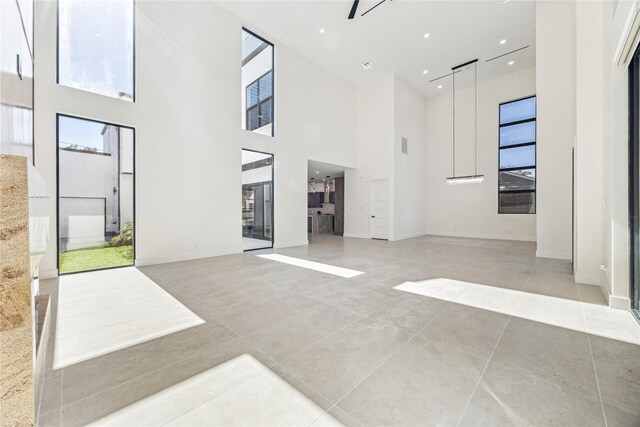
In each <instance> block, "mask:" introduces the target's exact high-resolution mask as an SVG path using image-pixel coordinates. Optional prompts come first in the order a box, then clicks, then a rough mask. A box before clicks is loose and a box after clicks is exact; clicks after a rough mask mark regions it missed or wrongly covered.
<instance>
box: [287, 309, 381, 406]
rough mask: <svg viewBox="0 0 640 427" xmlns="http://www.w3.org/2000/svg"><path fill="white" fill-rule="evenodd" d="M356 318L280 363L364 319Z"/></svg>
mask: <svg viewBox="0 0 640 427" xmlns="http://www.w3.org/2000/svg"><path fill="white" fill-rule="evenodd" d="M356 316H357V317H356V318H355V319H353V320H351V321H350V322H348V323H347V324H345V325H344V326H342V327H341V328H339V329H336V330H335V331H333V332H331V333H330V334H329V335H326V336H324V337H322V338H320V339H318V340H316V341H314V342H313V343H311V344H309V345H307V346H305V347H304V348H302V349H300V350H298V351H296V352H295V353H293V354H290V355H289V356H287V357H285V358H284V359H282V362H285V361H287V360H289V359H291V358H292V357H294V356H297V355H298V354H299V353H302V352H303V351H305V350H308V349H309V348H310V347H312V346H314V345H315V344H317V343H319V342H321V341H324V340H325V339H327V338H329V337H330V336H332V335H334V334H337V333H338V332H340V331H341V330H343V329H345V328H346V327H348V326H350V325H352V324H354V323H356V322H359V321H361V320H363V319H366V317H361V316H358V315H356ZM367 320H369V319H367ZM278 364H279V365H280V364H281V363H278ZM330 401H331V400H330Z"/></svg>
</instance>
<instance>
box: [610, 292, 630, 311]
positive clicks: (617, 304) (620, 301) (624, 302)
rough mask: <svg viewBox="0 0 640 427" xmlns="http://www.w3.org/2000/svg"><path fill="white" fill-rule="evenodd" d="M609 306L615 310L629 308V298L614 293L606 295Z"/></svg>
mask: <svg viewBox="0 0 640 427" xmlns="http://www.w3.org/2000/svg"><path fill="white" fill-rule="evenodd" d="M608 300H609V307H611V308H615V309H616V310H629V309H630V308H631V300H630V299H629V298H625V297H617V296H614V295H609V296H608Z"/></svg>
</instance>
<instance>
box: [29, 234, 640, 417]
mask: <svg viewBox="0 0 640 427" xmlns="http://www.w3.org/2000/svg"><path fill="white" fill-rule="evenodd" d="M259 253H278V254H282V255H286V256H290V257H297V258H301V259H305V260H309V261H315V262H319V263H325V264H329V265H333V266H337V267H343V268H347V269H353V270H357V271H362V272H364V274H362V275H359V276H356V277H353V278H341V277H338V276H335V275H332V274H326V273H322V272H318V271H313V270H309V269H306V268H302V267H298V266H294V265H287V264H283V263H279V262H274V261H272V260H268V259H263V258H260V257H257V256H255V255H256V254H259ZM140 271H142V272H143V273H144V274H145V275H147V276H148V277H149V278H150V279H151V280H153V281H154V282H155V283H156V284H158V285H159V286H160V287H162V288H163V289H164V290H165V291H167V292H168V293H169V294H170V295H172V296H173V297H174V298H175V299H176V300H177V301H179V302H181V303H182V304H184V305H185V306H186V307H187V308H188V309H189V310H190V311H192V312H193V313H195V314H196V315H197V316H198V317H200V318H202V319H203V320H204V321H205V323H203V324H200V325H197V326H194V327H190V328H188V329H184V330H181V331H178V332H174V333H171V334H168V335H164V336H161V337H158V338H156V339H153V340H150V341H147V342H144V343H139V344H136V345H132V346H129V347H127V348H122V349H119V350H116V351H113V352H110V353H107V354H103V355H101V356H97V357H94V358H91V359H89V360H85V361H82V362H79V363H75V364H71V365H69V366H65V367H63V368H62V369H50V370H49V371H48V372H47V380H46V384H45V393H44V399H43V401H42V404H43V409H42V411H41V414H42V415H41V417H40V424H41V425H64V426H75V425H85V424H89V423H92V422H99V421H100V420H102V422H107V421H108V420H109V419H110V418H109V417H114V418H112V419H115V417H116V415H114V414H123V413H127V411H129V412H130V411H132V410H133V409H132V408H136V411H137V410H139V408H140V407H141V406H140V402H148V401H149V399H153V397H154V396H159V395H163V394H166V393H169V392H170V391H171V390H176V389H178V388H180V386H181V385H183V384H193V383H194V382H196V383H197V381H198V379H199V378H201V377H202V375H205V376H206V375H208V374H207V373H210V372H214V371H215V372H216V375H218V374H217V373H218V372H219V371H220V369H218V370H216V368H217V367H221V366H222V367H224V366H226V365H225V363H226V362H229V361H234V360H246V359H247V358H249V357H250V359H249V360H256V361H258V362H259V364H260V366H262V367H265V368H264V369H265V370H266V371H265V372H266V374H265V375H267V376H269V375H271V374H275V375H276V376H277V377H279V378H280V379H281V380H282V381H283V382H286V384H288V385H289V386H290V388H289V387H288V386H286V387H282V384H283V383H279V385H278V386H269V385H267V384H265V383H264V382H260V380H259V379H256V384H259V386H258V387H256V388H251V387H249V388H246V389H239V390H240V392H239V394H238V395H236V396H237V397H236V398H235V399H231V400H229V401H228V402H226V403H225V404H224V405H222V406H221V405H220V404H221V402H223V400H218V399H217V398H216V399H212V400H207V402H210V403H207V404H206V405H204V406H198V405H196V403H197V402H199V401H198V399H196V397H198V393H200V392H199V391H197V390H201V389H199V388H198V387H195V388H194V390H196V391H194V392H192V393H193V400H192V401H191V403H192V405H189V404H187V405H186V407H182V409H181V411H182V412H184V415H183V416H184V417H185V418H182V420H183V421H185V420H186V421H187V424H190V425H208V424H218V425H221V424H223V425H227V424H228V425H233V424H242V422H243V421H244V423H245V424H250V425H258V424H259V425H270V424H271V425H276V424H288V425H296V424H306V425H308V424H310V422H311V421H313V420H315V421H313V422H315V424H314V425H316V426H317V425H331V424H332V423H335V422H336V421H339V422H341V423H343V424H345V425H354V426H360V425H372V426H378V425H404V426H414V425H439V426H447V425H452V426H456V425H461V426H463V425H464V426H497V425H516V426H522V425H533V426H537V425H540V426H556V425H557V426H589V425H600V426H605V425H606V426H608V427H613V426H640V413H639V411H640V346H639V345H637V344H634V342H635V341H634V340H635V339H636V333H637V332H638V330H639V329H638V324H637V323H633V322H632V323H629V322H627V320H628V318H627V317H625V314H624V312H618V311H613V310H611V309H609V308H607V307H606V306H605V302H604V298H603V297H602V296H601V295H600V294H598V293H597V292H594V288H593V287H590V286H588V285H576V284H575V283H573V280H572V278H571V275H570V266H569V264H568V263H566V262H559V261H552V260H541V259H536V258H535V245H534V244H533V243H526V242H507V241H497V240H478V239H459V238H444V237H434V236H426V237H421V238H416V239H410V240H404V241H400V242H385V241H375V240H362V239H347V238H344V239H343V238H339V237H334V236H323V237H322V238H317V239H316V240H315V243H314V244H312V245H309V246H308V247H296V248H287V249H279V250H266V251H259V252H250V253H245V254H238V255H230V256H224V257H217V258H210V259H204V260H196V261H188V262H181V263H172V264H164V265H158V266H153V267H145V268H141V269H140ZM434 278H447V279H451V280H457V281H462V282H468V283H471V284H480V285H484V286H487V287H490V288H493V290H491V289H489V291H488V292H482V291H477V290H475V291H474V292H475V294H474V293H471V294H469V293H467V292H468V291H469V288H468V287H467V289H466V290H465V292H462V293H461V294H460V295H454V297H455V298H454V297H450V295H451V294H455V292H456V290H455V285H454V286H452V292H449V294H447V289H439V292H443V293H444V294H441V295H431V296H425V295H421V294H416V293H411V292H406V291H403V290H399V289H394V287H396V286H398V285H400V284H402V283H405V282H414V283H417V282H422V281H425V280H428V279H434ZM41 287H42V289H43V290H47V289H48V290H51V292H52V295H53V297H54V303H55V302H56V300H57V297H58V289H57V288H58V281H57V280H52V281H42V283H41ZM476 288H477V286H475V287H474V286H473V285H471V289H476ZM477 289H483V288H477ZM498 289H500V290H504V289H506V290H511V291H516V294H517V295H518V301H517V305H516V306H513V304H512V301H507V302H508V304H507V305H508V307H506V306H505V305H504V302H503V304H500V301H499V298H500V295H502V293H501V292H500V291H498ZM63 292H64V291H63ZM445 295H449V296H445ZM465 295H466V297H465ZM505 295H513V293H510V292H507V293H505ZM474 296H475V297H476V298H473V297H474ZM550 297H553V298H550ZM496 299H497V300H496ZM474 301H481V302H482V304H485V305H484V306H483V305H481V306H480V307H478V306H477V305H478V304H476V306H473V305H474ZM549 301H555V302H558V304H562V306H563V307H564V306H565V305H567V304H566V303H569V304H568V306H577V307H578V309H579V310H580V312H581V314H582V316H583V317H582V322H583V323H582V324H581V325H584V327H583V329H579V328H578V327H575V328H569V327H566V325H565V327H560V326H557V324H558V322H554V321H553V317H554V316H557V311H556V309H554V308H553V303H549ZM141 304H144V302H141ZM487 304H488V305H487ZM482 307H484V308H482ZM505 307H506V309H505ZM514 307H515V308H514ZM518 307H522V312H520V311H518ZM550 307H551V308H550ZM589 309H591V310H592V312H591V313H589ZM55 310H61V313H60V316H61V318H63V316H64V313H62V310H65V309H64V307H61V308H59V307H55V304H54V315H55V314H56V313H55ZM500 310H502V311H503V312H500ZM504 311H506V312H504ZM550 313H551V314H550ZM568 316H570V318H571V319H572V317H571V316H573V314H571V313H570V314H569V315H568ZM54 318H55V316H54ZM610 319H613V320H610ZM616 319H617V321H616ZM556 320H557V319H556ZM53 326H56V325H53ZM54 329H55V328H54ZM612 336H613V337H616V338H611V337H612ZM51 347H54V346H51ZM218 378H220V380H219V381H220V382H221V383H222V384H224V383H225V381H227V380H228V379H227V378H226V377H220V376H219V375H218ZM256 378H262V376H258V377H256ZM209 386H210V387H214V386H215V384H213V385H211V384H210V385H209ZM269 387H272V388H269ZM214 388H215V387H214ZM261 388H262V389H273V390H276V391H275V392H274V394H275V395H276V399H275V400H273V402H271V401H265V400H264V399H263V398H261V397H260V395H259V393H257V392H256V390H258V391H259V390H260V389H261ZM209 389H211V388H209ZM292 390H296V391H295V392H292ZM187 394H188V393H187ZM298 394H302V395H303V396H305V399H308V400H309V401H310V402H313V404H310V403H301V404H300V405H299V406H297V407H300V408H307V409H301V411H302V412H299V411H298V412H296V411H294V412H295V414H297V415H296V417H298V416H299V417H300V418H295V419H294V418H291V419H285V418H283V417H282V416H281V415H282V414H276V413H274V412H272V413H271V414H273V415H272V416H268V417H267V418H264V415H265V411H268V409H265V408H271V409H274V408H280V407H281V406H278V405H282V402H283V400H282V399H284V401H288V400H287V399H289V398H288V397H287V396H295V397H296V399H298V397H299V396H298ZM229 396H231V395H228V397H229ZM280 396H283V397H282V399H279V397H280ZM200 397H201V398H202V396H200ZM185 401H186V402H190V400H189V399H184V397H183V400H181V402H182V404H184V402H185ZM216 401H217V402H216ZM299 401H300V402H306V401H305V400H304V399H303V400H299ZM178 403H179V402H177V401H176V403H175V405H176V406H177V405H178ZM265 405H266V406H265ZM166 407H167V410H174V409H175V408H173V406H172V400H171V399H169V400H168V401H167V403H166ZM222 407H224V410H222V409H221V408H222ZM122 411H124V412H122ZM252 411H253V412H252ZM305 411H306V412H305ZM156 412H157V411H154V413H153V414H152V413H151V412H150V413H149V415H148V417H145V415H144V411H143V412H142V414H140V413H139V412H136V414H137V416H140V417H141V418H138V419H139V420H142V421H141V422H140V424H137V425H162V424H163V423H164V422H165V421H166V419H164V418H163V419H161V420H160V421H155V420H156V418H154V416H155V415H157V414H156ZM267 414H268V412H267ZM105 417H106V418H105ZM260 417H262V418H260ZM296 420H302V421H300V422H297V421H296ZM176 422H177V421H176ZM120 425H121V424H120Z"/></svg>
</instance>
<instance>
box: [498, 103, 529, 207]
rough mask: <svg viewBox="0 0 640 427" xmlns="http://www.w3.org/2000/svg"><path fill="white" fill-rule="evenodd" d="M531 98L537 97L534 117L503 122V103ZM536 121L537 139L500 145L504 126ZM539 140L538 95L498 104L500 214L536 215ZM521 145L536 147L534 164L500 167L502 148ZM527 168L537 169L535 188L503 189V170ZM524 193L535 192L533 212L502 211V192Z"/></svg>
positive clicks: (519, 146) (506, 148)
mask: <svg viewBox="0 0 640 427" xmlns="http://www.w3.org/2000/svg"><path fill="white" fill-rule="evenodd" d="M531 98H536V106H535V112H534V117H533V118H529V119H522V120H514V121H512V122H506V123H502V106H503V105H507V104H512V103H514V102H519V101H524V100H527V99H531ZM531 122H533V123H535V139H534V140H533V141H531V142H523V143H518V144H511V145H506V146H504V147H502V146H500V131H501V129H502V128H504V127H508V126H514V125H520V124H523V123H531ZM537 142H538V100H537V97H536V95H535V94H534V95H528V96H524V97H522V98H517V99H513V100H511V101H505V102H501V103H500V104H498V179H497V184H498V215H535V214H536V212H537V211H538V206H537V205H538V197H537V191H538V175H537V165H538V147H537ZM521 147H534V149H535V158H534V164H533V165H522V166H518V167H510V168H502V167H500V165H501V163H500V160H501V155H502V150H509V149H512V148H521ZM525 169H533V170H535V171H536V176H535V178H534V189H533V190H501V189H500V173H501V172H510V171H514V170H525ZM503 193H504V194H522V193H529V194H533V195H534V198H533V212H501V211H500V195H501V194H503Z"/></svg>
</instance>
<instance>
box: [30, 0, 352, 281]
mask: <svg viewBox="0 0 640 427" xmlns="http://www.w3.org/2000/svg"><path fill="white" fill-rule="evenodd" d="M136 6H137V13H136V20H137V26H136V38H137V45H136V60H137V63H136V74H137V78H136V103H128V102H125V101H122V100H117V99H112V98H108V97H104V96H100V95H95V94H91V93H86V92H82V91H79V90H76V89H72V88H67V87H62V86H58V85H56V84H55V81H56V79H55V69H56V67H55V60H56V58H55V52H56V48H55V43H56V37H55V34H56V19H55V17H56V3H55V2H53V1H51V2H47V1H42V2H36V43H37V44H38V47H37V50H38V52H39V54H38V61H37V65H36V75H37V76H38V77H37V78H36V82H37V83H36V99H35V103H36V106H37V107H36V118H35V121H36V129H35V132H36V134H35V135H36V138H35V139H36V141H37V145H38V146H37V149H36V156H37V158H36V165H37V167H38V169H39V170H40V172H41V173H42V174H43V176H44V177H45V178H46V179H47V181H48V183H49V185H50V187H51V188H55V182H56V162H55V146H56V143H55V134H56V131H55V129H56V125H55V113H56V112H62V113H67V114H70V115H76V116H80V117H89V118H93V119H98V120H105V121H108V122H111V123H116V124H122V125H128V126H133V127H135V128H136V186H137V188H136V198H137V200H136V238H137V239H136V243H137V248H136V257H137V264H138V265H144V264H152V263H158V262H167V261H176V260H182V259H192V258H199V257H208V256H216V255H222V254H227V253H235V252H241V251H242V237H241V236H242V232H241V213H240V205H241V176H242V173H241V148H243V147H244V148H249V149H253V150H259V151H265V152H269V153H273V154H275V180H276V182H275V188H274V191H275V202H274V206H275V233H276V234H275V245H276V246H279V247H282V246H290V245H299V244H305V243H306V242H307V231H306V228H307V226H306V210H307V206H306V205H307V195H306V182H307V160H308V158H313V159H314V160H318V161H322V162H326V163H333V164H340V165H344V166H348V167H354V166H355V157H356V144H355V140H356V132H355V127H354V126H353V123H354V122H355V120H356V102H355V96H356V92H355V90H354V88H353V87H352V86H350V85H349V84H347V83H345V82H344V81H342V80H341V79H339V78H337V77H336V76H334V75H332V74H329V73H328V72H327V71H325V70H323V69H322V68H320V67H318V66H317V65H316V64H313V63H311V62H310V61H308V60H307V59H305V58H303V57H301V56H300V55H298V54H297V53H295V52H293V51H292V50H290V49H288V48H287V47H286V46H284V45H282V44H279V43H276V48H275V57H276V58H275V78H276V81H275V88H276V89H275V90H276V99H275V133H276V137H275V138H271V137H268V136H264V135H259V134H256V133H252V132H246V131H242V130H241V123H242V119H241V111H242V109H241V102H242V98H241V97H240V96H239V95H240V94H241V72H240V69H241V63H240V57H241V54H240V52H241V28H242V22H241V21H239V20H238V19H237V18H235V17H234V16H232V15H230V14H228V13H227V12H225V11H223V10H222V9H220V8H218V7H217V6H215V5H213V4H211V3H209V2H199V1H193V2H173V1H144V2H136ZM185 23H189V25H185ZM252 30H254V31H257V32H258V33H260V34H261V35H262V36H264V37H265V38H267V39H270V38H269V34H266V33H261V32H260V31H259V29H255V28H252ZM271 40H273V39H271ZM301 94H303V96H301ZM53 196H54V198H53V199H52V200H51V204H50V213H51V217H52V220H53V221H52V224H53V225H52V236H56V235H57V233H56V229H55V224H56V221H55V213H56V211H55V194H54V195H53ZM55 268H56V254H55V245H52V248H51V250H50V251H49V252H48V253H47V255H46V257H45V259H44V260H43V262H42V270H43V271H42V275H43V277H50V276H53V275H55V273H56V271H55Z"/></svg>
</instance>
